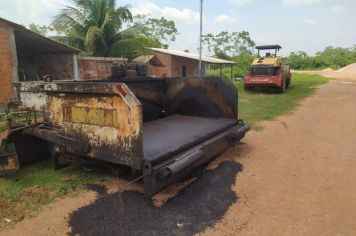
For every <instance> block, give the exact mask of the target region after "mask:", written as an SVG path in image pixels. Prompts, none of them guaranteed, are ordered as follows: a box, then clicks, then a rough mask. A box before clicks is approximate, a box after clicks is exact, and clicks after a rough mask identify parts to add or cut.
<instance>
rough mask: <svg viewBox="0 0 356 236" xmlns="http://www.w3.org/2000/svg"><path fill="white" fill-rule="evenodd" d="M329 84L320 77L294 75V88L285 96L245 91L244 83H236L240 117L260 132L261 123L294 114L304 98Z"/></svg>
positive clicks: (261, 91)
mask: <svg viewBox="0 0 356 236" xmlns="http://www.w3.org/2000/svg"><path fill="white" fill-rule="evenodd" d="M327 82H328V79H326V78H324V77H321V76H318V75H303V74H293V76H292V86H291V87H290V88H289V89H288V90H287V91H286V93H284V94H276V93H274V92H273V91H272V90H258V91H244V89H243V82H242V81H239V82H236V84H237V87H238V89H239V98H240V99H239V117H240V118H241V119H243V120H244V121H245V122H246V123H248V124H250V125H251V126H252V128H253V129H255V130H260V129H262V128H263V127H262V126H261V125H260V124H259V123H258V122H259V121H264V120H272V119H274V118H276V117H278V116H280V115H283V114H288V113H291V112H293V111H294V110H295V109H296V107H297V106H298V105H299V103H300V102H301V101H302V100H303V99H304V98H306V97H308V96H310V95H312V94H313V93H314V92H315V89H316V88H317V87H318V86H319V85H321V84H325V83H327Z"/></svg>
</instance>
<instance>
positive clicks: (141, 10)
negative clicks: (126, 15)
mask: <svg viewBox="0 0 356 236" xmlns="http://www.w3.org/2000/svg"><path fill="white" fill-rule="evenodd" d="M131 11H132V13H133V14H134V15H137V14H150V15H152V16H154V17H160V16H163V17H166V18H168V19H172V20H175V21H184V22H186V23H191V22H192V21H193V22H199V15H200V14H199V12H197V11H193V10H190V9H177V8H173V7H160V6H158V5H156V4H155V3H152V2H150V1H143V2H140V3H139V4H138V6H137V7H135V8H132V9H131Z"/></svg>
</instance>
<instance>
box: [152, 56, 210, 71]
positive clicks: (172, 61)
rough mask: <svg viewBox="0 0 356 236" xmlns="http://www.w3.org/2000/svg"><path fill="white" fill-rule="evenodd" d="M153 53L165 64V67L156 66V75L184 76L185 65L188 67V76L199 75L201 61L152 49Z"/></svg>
mask: <svg viewBox="0 0 356 236" xmlns="http://www.w3.org/2000/svg"><path fill="white" fill-rule="evenodd" d="M152 53H153V55H155V56H156V57H157V58H158V59H159V60H160V61H161V62H162V64H163V65H164V67H154V69H153V73H154V75H155V76H156V77H163V76H164V75H166V76H170V77H182V68H183V66H185V67H186V74H187V77H194V76H198V75H199V61H197V60H194V59H189V58H185V57H178V56H174V55H169V54H167V53H162V52H156V51H152ZM203 66H204V64H203Z"/></svg>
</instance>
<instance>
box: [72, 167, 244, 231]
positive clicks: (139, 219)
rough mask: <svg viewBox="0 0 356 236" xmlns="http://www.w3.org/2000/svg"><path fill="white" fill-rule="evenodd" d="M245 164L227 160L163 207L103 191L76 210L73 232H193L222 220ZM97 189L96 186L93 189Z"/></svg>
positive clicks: (138, 197)
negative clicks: (90, 201) (237, 175)
mask: <svg viewBox="0 0 356 236" xmlns="http://www.w3.org/2000/svg"><path fill="white" fill-rule="evenodd" d="M241 169H242V166H241V164H239V163H236V162H233V161H225V162H223V163H222V164H221V165H220V166H219V167H218V168H216V169H214V170H208V171H206V173H204V175H203V176H202V177H201V178H199V179H198V180H196V181H194V182H193V183H192V184H191V185H190V186H188V187H187V188H186V189H184V190H183V191H181V192H180V193H179V194H177V195H176V196H175V197H174V198H172V199H171V200H169V201H168V202H167V203H166V204H165V205H163V206H162V207H161V208H157V207H155V206H153V204H152V202H149V201H147V200H146V199H145V198H144V196H143V195H142V194H141V193H138V192H133V191H125V192H122V193H121V194H119V193H113V194H108V193H105V194H102V193H103V192H102V189H100V191H99V192H100V194H99V198H98V199H97V200H96V201H95V202H93V203H92V204H90V205H88V206H86V207H83V208H80V209H78V210H77V211H75V212H73V213H72V215H71V216H70V219H69V225H70V227H71V229H72V232H71V233H70V235H96V236H97V235H193V234H195V233H198V232H202V231H203V230H204V229H206V228H207V227H208V226H212V225H214V224H215V223H216V222H217V221H218V220H220V219H221V218H222V217H223V215H224V214H225V212H226V211H227V210H228V208H229V206H230V205H231V204H233V203H234V202H235V201H236V200H237V196H236V195H235V193H234V192H233V191H232V190H231V186H232V185H233V184H234V183H235V177H236V174H237V173H238V172H239V171H241ZM92 189H93V190H95V188H92Z"/></svg>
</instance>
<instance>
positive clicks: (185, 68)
mask: <svg viewBox="0 0 356 236" xmlns="http://www.w3.org/2000/svg"><path fill="white" fill-rule="evenodd" d="M182 77H187V67H186V66H182Z"/></svg>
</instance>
